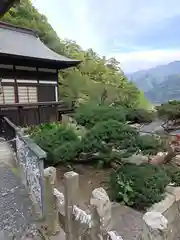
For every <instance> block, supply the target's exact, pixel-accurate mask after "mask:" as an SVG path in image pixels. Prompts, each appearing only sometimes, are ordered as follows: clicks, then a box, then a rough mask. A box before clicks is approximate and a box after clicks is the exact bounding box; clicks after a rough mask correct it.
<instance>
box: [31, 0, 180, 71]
mask: <svg viewBox="0 0 180 240" xmlns="http://www.w3.org/2000/svg"><path fill="white" fill-rule="evenodd" d="M32 3H33V5H34V6H35V7H36V8H37V9H38V10H39V12H40V13H43V14H44V15H46V17H47V18H48V21H49V23H50V24H51V25H52V27H53V28H54V30H55V31H56V32H57V34H58V35H59V37H61V38H69V39H72V40H75V41H76V42H77V43H78V44H79V45H80V46H81V47H82V48H83V49H87V48H92V49H93V50H95V51H96V52H97V53H99V54H100V55H102V56H107V57H115V58H116V59H117V60H118V61H119V62H120V63H121V67H122V69H123V70H124V72H126V73H129V72H135V71H138V70H142V69H148V68H151V67H155V66H157V65H161V64H166V63H169V62H171V61H174V60H180V27H179V25H180V1H179V0H170V1H169V0H149V1H148V0H124V1H123V0H51V1H50V0H32Z"/></svg>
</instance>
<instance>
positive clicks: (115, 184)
mask: <svg viewBox="0 0 180 240" xmlns="http://www.w3.org/2000/svg"><path fill="white" fill-rule="evenodd" d="M170 181H171V179H170V177H169V176H168V175H167V174H166V172H165V171H164V170H163V169H162V168H160V167H158V166H154V165H151V164H141V165H139V166H137V165H133V164H127V163H126V164H124V165H123V166H122V167H121V168H120V169H119V170H118V172H116V173H113V175H112V176H111V181H110V189H111V196H112V199H113V200H116V201H118V202H124V203H125V204H126V205H128V206H132V207H134V208H136V209H139V210H145V209H146V208H148V207H150V206H151V205H152V204H154V203H156V202H159V201H161V200H162V199H163V197H164V192H165V187H166V186H167V185H168V184H169V183H170Z"/></svg>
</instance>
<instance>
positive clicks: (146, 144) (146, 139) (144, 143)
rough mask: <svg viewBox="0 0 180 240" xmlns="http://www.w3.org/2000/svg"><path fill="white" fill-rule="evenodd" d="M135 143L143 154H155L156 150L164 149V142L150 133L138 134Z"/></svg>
mask: <svg viewBox="0 0 180 240" xmlns="http://www.w3.org/2000/svg"><path fill="white" fill-rule="evenodd" d="M137 145H138V147H139V148H140V149H141V151H142V153H143V154H145V155H156V154H157V153H158V152H161V151H165V150H166V147H165V142H164V141H162V140H161V139H160V138H158V137H156V136H151V135H144V136H139V137H138V138H137Z"/></svg>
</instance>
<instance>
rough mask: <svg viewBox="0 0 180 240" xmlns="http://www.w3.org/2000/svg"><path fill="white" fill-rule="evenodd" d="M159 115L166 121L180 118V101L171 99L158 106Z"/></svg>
mask: <svg viewBox="0 0 180 240" xmlns="http://www.w3.org/2000/svg"><path fill="white" fill-rule="evenodd" d="M156 109H157V111H158V115H159V117H160V118H163V119H164V120H166V121H169V120H176V119H179V118H180V101H176V100H174V101H169V102H167V103H163V104H161V105H160V106H157V107H156Z"/></svg>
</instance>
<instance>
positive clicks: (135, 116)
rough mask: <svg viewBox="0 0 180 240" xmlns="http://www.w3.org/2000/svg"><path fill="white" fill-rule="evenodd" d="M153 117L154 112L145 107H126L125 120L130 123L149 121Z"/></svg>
mask: <svg viewBox="0 0 180 240" xmlns="http://www.w3.org/2000/svg"><path fill="white" fill-rule="evenodd" d="M153 119H154V113H153V112H151V111H147V110H145V109H138V108H137V109H136V108H135V109H134V108H128V111H127V114H126V120H127V121H130V122H132V123H150V122H152V121H153Z"/></svg>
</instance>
